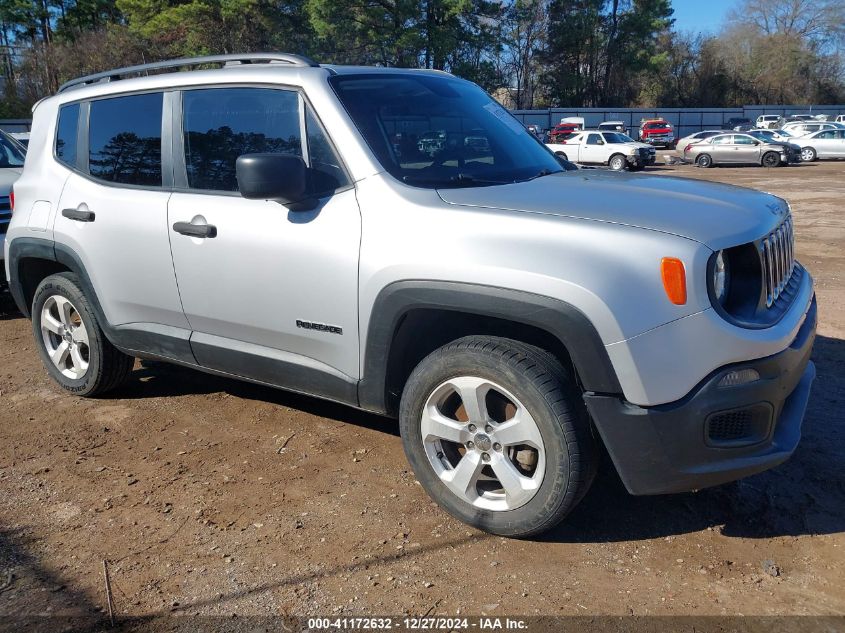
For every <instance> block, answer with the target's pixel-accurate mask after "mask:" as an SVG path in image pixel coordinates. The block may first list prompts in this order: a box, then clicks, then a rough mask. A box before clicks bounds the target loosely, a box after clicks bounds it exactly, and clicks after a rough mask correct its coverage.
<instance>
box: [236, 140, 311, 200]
mask: <svg viewBox="0 0 845 633" xmlns="http://www.w3.org/2000/svg"><path fill="white" fill-rule="evenodd" d="M235 175H236V177H237V179H238V188H239V189H240V192H241V195H242V196H243V197H244V198H246V199H248V200H274V201H276V202H278V203H280V204H283V205H285V206H286V207H288V208H289V209H290V210H291V211H307V210H310V209H313V208H314V207H315V206H316V200H314V199H313V198H310V197H309V196H308V168H307V167H306V165H305V161H304V160H302V159H301V158H300V157H299V156H291V155H290V154H243V155H241V156H238V159H237V160H236V161H235Z"/></svg>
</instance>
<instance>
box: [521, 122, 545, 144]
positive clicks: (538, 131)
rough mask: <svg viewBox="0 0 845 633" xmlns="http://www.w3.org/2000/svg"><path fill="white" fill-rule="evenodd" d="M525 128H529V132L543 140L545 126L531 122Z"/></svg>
mask: <svg viewBox="0 0 845 633" xmlns="http://www.w3.org/2000/svg"><path fill="white" fill-rule="evenodd" d="M525 129H526V130H528V131H529V132H531V133H532V134H533V135H534V136H536V137H537V138H538V139H540V140H541V141H542V140H543V134H544V132H543V128H541V127H540V126H539V125H534V124H533V123H529V124H528V125H526V126H525Z"/></svg>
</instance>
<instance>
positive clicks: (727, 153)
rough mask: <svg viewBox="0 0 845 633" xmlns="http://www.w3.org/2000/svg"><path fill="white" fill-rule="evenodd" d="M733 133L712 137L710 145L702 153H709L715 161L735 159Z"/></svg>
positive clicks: (727, 161) (726, 161)
mask: <svg viewBox="0 0 845 633" xmlns="http://www.w3.org/2000/svg"><path fill="white" fill-rule="evenodd" d="M732 140H733V135H731V134H721V135H719V136H714V137H713V138H712V139H710V141H709V142H710V145H711V146H710V147H708V148H707V150H702V153H709V154H710V157H711V158H712V159H713V162H714V163H730V162H732V159H733V143H732Z"/></svg>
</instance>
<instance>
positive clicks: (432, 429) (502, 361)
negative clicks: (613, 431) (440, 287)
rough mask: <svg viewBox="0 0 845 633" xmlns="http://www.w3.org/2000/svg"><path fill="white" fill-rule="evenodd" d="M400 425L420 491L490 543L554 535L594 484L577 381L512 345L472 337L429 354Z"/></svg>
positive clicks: (532, 350)
mask: <svg viewBox="0 0 845 633" xmlns="http://www.w3.org/2000/svg"><path fill="white" fill-rule="evenodd" d="M399 425H400V430H401V434H402V444H403V446H404V448H405V454H406V456H407V457H408V461H409V462H410V464H411V467H412V468H413V470H414V473H415V475H416V476H417V479H418V480H419V481H420V483H421V484H422V486H423V488H424V489H425V490H426V492H428V494H429V495H430V496H431V497H432V498H433V499H434V500H435V501H436V502H437V503H438V504H439V505H440V506H441V507H442V508H443V509H445V510H446V511H447V512H449V513H450V514H451V515H452V516H454V517H455V518H457V519H459V520H461V521H463V522H465V523H468V524H470V525H472V526H475V527H477V528H478V529H481V530H484V531H486V532H490V533H491V534H498V535H501V536H512V537H528V536H534V535H537V534H540V533H542V532H545V531H547V530H549V529H551V528H552V527H554V526H555V525H557V524H558V523H559V522H560V521H561V520H562V519H563V518H564V517H565V516H566V515H567V514H568V513H569V512H570V511H571V510H572V509H573V508H574V507H575V505H576V504H577V503H578V501H580V500H581V498H582V497H583V495H584V494H585V493H586V491H587V489H588V488H589V486H590V484H591V483H592V480H593V477H594V475H595V468H596V463H597V450H596V442H595V440H594V439H593V436H592V433H591V430H590V425H589V421H588V416H587V414H586V410H585V408H584V405H583V402H582V401H581V398H580V397H579V394H578V392H577V390H576V388H575V384H574V381H573V380H572V378H571V377H570V376H569V375H568V374H567V372H566V370H564V368H563V366H562V365H561V364H560V362H559V361H558V360H557V359H556V358H555V357H554V356H552V355H551V354H548V353H547V352H545V351H543V350H540V349H538V348H536V347H533V346H530V345H526V344H524V343H520V342H517V341H513V340H510V339H504V338H496V337H487V336H470V337H465V338H462V339H459V340H457V341H454V342H453V343H450V344H448V345H446V346H444V347H441V348H440V349H438V350H436V351H434V352H432V353H431V354H430V355H429V356H427V357H426V358H425V359H423V361H422V362H420V364H419V365H418V366H417V367H416V368H415V369H414V371H413V372H412V373H411V376H410V377H409V379H408V381H407V383H406V385H405V389H404V392H403V394H402V401H401V405H400V413H399Z"/></svg>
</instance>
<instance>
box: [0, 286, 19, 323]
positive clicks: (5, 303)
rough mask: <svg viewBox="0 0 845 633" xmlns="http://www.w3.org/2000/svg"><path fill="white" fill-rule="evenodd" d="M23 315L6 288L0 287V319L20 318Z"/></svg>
mask: <svg viewBox="0 0 845 633" xmlns="http://www.w3.org/2000/svg"><path fill="white" fill-rule="evenodd" d="M22 318H23V315H22V314H21V313H20V311H19V310H18V306H16V305H15V301H14V299H12V295H11V294H10V293H9V291H8V290H7V289H6V288H2V289H0V321H11V320H13V319H22Z"/></svg>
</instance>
